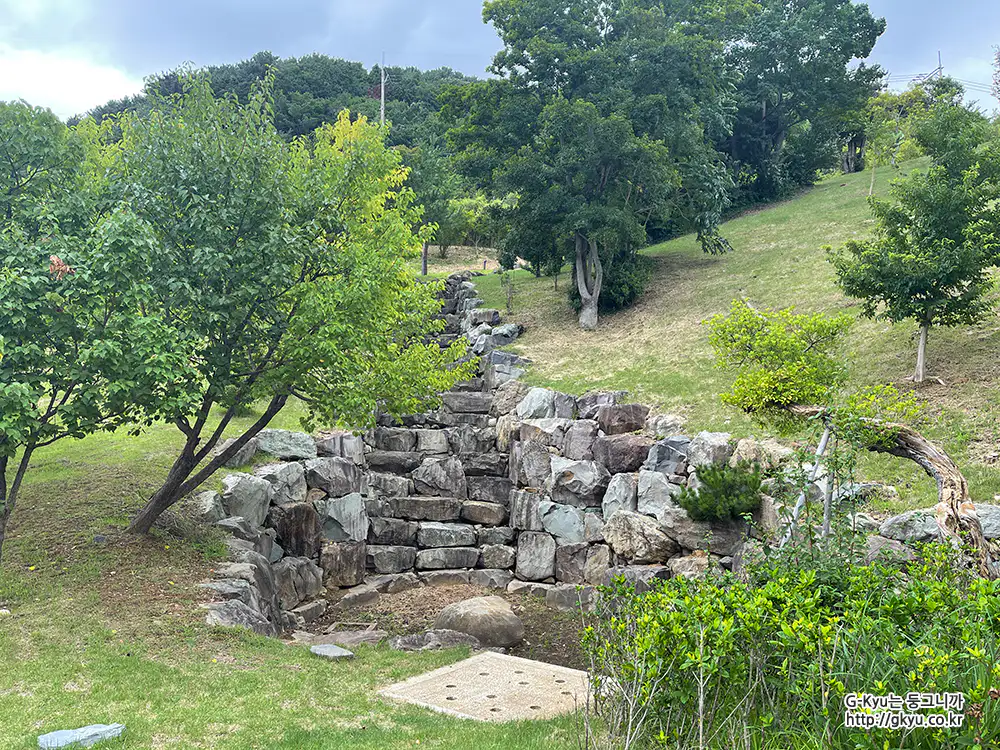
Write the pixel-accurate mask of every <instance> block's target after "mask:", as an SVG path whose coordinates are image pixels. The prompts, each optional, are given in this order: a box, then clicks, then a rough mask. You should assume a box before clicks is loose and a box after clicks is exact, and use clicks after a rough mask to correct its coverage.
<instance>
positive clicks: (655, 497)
mask: <svg viewBox="0 0 1000 750" xmlns="http://www.w3.org/2000/svg"><path fill="white" fill-rule="evenodd" d="M680 492H681V487H680V486H679V485H676V484H671V483H670V482H668V481H667V478H666V477H665V476H664V475H663V474H661V473H660V472H658V471H640V472H639V488H638V495H637V503H636V510H637V511H638V512H639V513H642V514H643V515H647V516H653V517H654V518H660V517H661V516H662V515H663V514H664V513H665V512H666V511H667V510H668V509H672V508H676V507H677V503H676V502H675V498H676V497H677V495H679V494H680Z"/></svg>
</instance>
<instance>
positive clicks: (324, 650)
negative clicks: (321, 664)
mask: <svg viewBox="0 0 1000 750" xmlns="http://www.w3.org/2000/svg"><path fill="white" fill-rule="evenodd" d="M309 650H310V651H312V652H313V653H314V654H316V656H322V657H323V658H324V659H353V658H354V654H353V653H352V652H351V651H348V650H347V649H346V648H341V647H340V646H334V645H333V644H332V643H324V644H320V645H318V646H311V647H310V648H309Z"/></svg>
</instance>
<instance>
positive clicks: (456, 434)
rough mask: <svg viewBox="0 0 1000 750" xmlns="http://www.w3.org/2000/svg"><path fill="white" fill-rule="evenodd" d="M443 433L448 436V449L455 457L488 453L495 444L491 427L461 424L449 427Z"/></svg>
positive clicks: (495, 438)
mask: <svg viewBox="0 0 1000 750" xmlns="http://www.w3.org/2000/svg"><path fill="white" fill-rule="evenodd" d="M445 433H446V434H447V435H448V448H449V449H450V450H451V452H452V453H455V454H457V455H460V454H462V453H488V452H490V451H492V450H493V449H494V447H495V446H496V442H497V433H496V430H495V429H493V428H492V427H475V426H473V425H467V424H463V425H458V426H457V427H449V428H448V429H447V430H445Z"/></svg>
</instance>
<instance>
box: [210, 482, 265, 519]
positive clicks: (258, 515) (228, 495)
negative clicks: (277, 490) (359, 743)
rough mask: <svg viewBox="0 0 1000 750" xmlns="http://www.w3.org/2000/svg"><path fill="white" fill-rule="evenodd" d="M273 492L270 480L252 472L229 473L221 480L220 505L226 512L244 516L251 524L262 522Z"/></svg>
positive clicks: (231, 514)
mask: <svg viewBox="0 0 1000 750" xmlns="http://www.w3.org/2000/svg"><path fill="white" fill-rule="evenodd" d="M273 494H274V489H273V488H272V487H271V483H270V482H268V481H267V480H266V479H261V478H260V477H255V476H253V475H252V474H229V475H228V476H226V477H224V478H223V480H222V506H223V508H225V510H226V514H227V515H230V516H240V517H242V518H245V519H246V520H247V523H249V524H251V525H252V526H261V525H262V524H263V523H264V519H265V518H266V517H267V509H268V507H269V506H270V505H271V497H272V495H273Z"/></svg>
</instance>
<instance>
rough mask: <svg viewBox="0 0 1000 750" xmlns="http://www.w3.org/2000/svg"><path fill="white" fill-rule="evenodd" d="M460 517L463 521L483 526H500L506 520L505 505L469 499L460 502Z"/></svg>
mask: <svg viewBox="0 0 1000 750" xmlns="http://www.w3.org/2000/svg"><path fill="white" fill-rule="evenodd" d="M461 518H462V520H463V521H468V522H469V523H478V524H482V525H483V526H502V525H503V524H505V523H506V522H507V506H506V505H501V504H500V503H483V502H479V501H478V500H470V501H468V502H465V503H462V514H461Z"/></svg>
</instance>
